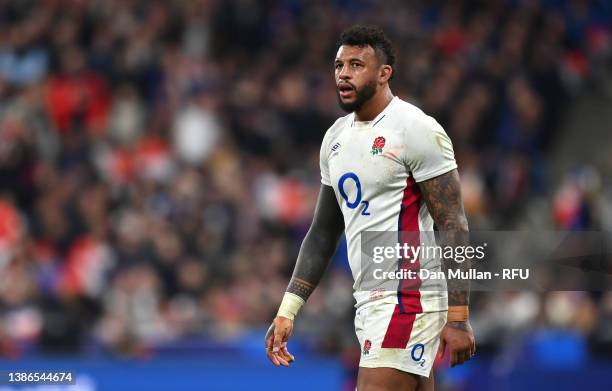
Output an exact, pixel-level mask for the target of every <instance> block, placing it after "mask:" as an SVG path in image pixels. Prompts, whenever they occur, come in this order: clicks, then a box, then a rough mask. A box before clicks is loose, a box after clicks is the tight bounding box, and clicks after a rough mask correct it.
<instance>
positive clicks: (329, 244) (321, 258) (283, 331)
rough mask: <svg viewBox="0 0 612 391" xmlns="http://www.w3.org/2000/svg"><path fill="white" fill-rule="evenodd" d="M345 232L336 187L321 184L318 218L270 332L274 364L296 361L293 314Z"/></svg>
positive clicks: (268, 346)
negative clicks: (292, 347)
mask: <svg viewBox="0 0 612 391" xmlns="http://www.w3.org/2000/svg"><path fill="white" fill-rule="evenodd" d="M343 231H344V220H343V217H342V212H341V211H340V207H339V206H338V201H337V200H336V196H335V194H334V190H333V189H332V188H331V187H330V186H326V185H321V190H320V191H319V199H318V200H317V206H316V208H315V214H314V218H313V220H312V224H311V226H310V229H309V230H308V233H307V234H306V237H305V238H304V241H303V242H302V247H301V248H300V252H299V254H298V257H297V262H296V264H295V268H294V270H293V276H292V277H291V281H289V286H288V287H287V292H286V293H285V297H284V298H283V302H282V303H281V308H280V309H279V313H278V316H277V317H276V318H275V319H274V322H273V323H272V325H271V326H270V328H269V329H268V332H267V333H266V338H265V340H266V354H267V355H268V358H269V359H270V361H272V363H273V364H274V365H277V366H278V365H284V366H288V365H289V363H290V362H292V361H293V359H294V358H293V356H292V355H291V354H290V353H289V352H288V351H287V340H288V338H289V336H290V335H291V332H292V330H293V317H294V316H295V314H296V313H297V311H298V310H299V307H300V306H301V305H302V304H304V303H305V302H306V300H308V297H310V294H311V293H312V292H313V291H314V289H315V288H316V287H317V285H318V284H319V281H321V277H323V274H324V273H325V270H326V269H327V266H328V265H329V261H330V260H331V257H332V256H333V255H334V252H335V250H336V247H337V245H338V239H340V235H342V232H343Z"/></svg>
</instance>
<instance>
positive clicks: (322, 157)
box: [319, 131, 331, 186]
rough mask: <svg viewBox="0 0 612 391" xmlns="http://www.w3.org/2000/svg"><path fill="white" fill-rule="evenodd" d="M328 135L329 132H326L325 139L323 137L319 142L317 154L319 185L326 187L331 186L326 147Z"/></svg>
mask: <svg viewBox="0 0 612 391" xmlns="http://www.w3.org/2000/svg"><path fill="white" fill-rule="evenodd" d="M329 133H330V132H329V131H327V133H326V134H325V137H323V142H321V151H320V152H319V167H320V169H321V183H322V184H324V185H327V186H331V181H330V179H329V164H328V160H329V148H328V146H327V144H328V138H329Z"/></svg>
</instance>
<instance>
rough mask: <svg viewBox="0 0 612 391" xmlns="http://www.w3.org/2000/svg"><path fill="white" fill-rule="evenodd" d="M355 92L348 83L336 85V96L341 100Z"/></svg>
mask: <svg viewBox="0 0 612 391" xmlns="http://www.w3.org/2000/svg"><path fill="white" fill-rule="evenodd" d="M354 92H355V87H353V86H352V85H350V84H348V83H342V84H339V85H338V94H340V97H341V98H343V99H346V98H348V97H350V96H351V95H352V94H353V93H354Z"/></svg>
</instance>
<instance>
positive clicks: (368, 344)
mask: <svg viewBox="0 0 612 391" xmlns="http://www.w3.org/2000/svg"><path fill="white" fill-rule="evenodd" d="M371 347H372V342H371V341H370V340H369V339H366V340H365V341H364V343H363V354H364V355H366V354H369V353H370V348H371Z"/></svg>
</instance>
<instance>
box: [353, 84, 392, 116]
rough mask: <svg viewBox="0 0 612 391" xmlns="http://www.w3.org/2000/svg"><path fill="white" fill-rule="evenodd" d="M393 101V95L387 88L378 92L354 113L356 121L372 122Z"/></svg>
mask: <svg viewBox="0 0 612 391" xmlns="http://www.w3.org/2000/svg"><path fill="white" fill-rule="evenodd" d="M392 99H393V93H392V92H391V89H389V88H388V87H387V88H385V89H383V90H381V91H379V92H378V93H377V94H376V95H374V96H373V97H372V99H370V100H369V101H367V102H366V103H365V104H364V105H363V107H361V109H359V111H355V120H356V121H372V120H373V119H374V118H376V116H377V115H378V114H380V113H381V112H382V111H383V110H384V109H385V107H387V105H388V104H389V103H390V102H391V100H392Z"/></svg>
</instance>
